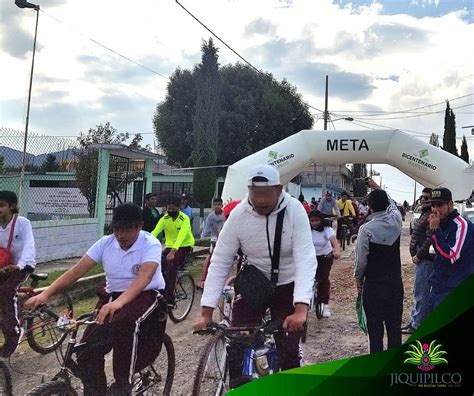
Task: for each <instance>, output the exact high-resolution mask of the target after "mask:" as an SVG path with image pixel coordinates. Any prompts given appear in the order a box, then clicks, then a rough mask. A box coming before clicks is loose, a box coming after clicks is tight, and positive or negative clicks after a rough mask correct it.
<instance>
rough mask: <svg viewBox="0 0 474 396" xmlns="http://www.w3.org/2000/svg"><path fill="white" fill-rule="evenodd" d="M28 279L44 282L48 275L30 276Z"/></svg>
mask: <svg viewBox="0 0 474 396" xmlns="http://www.w3.org/2000/svg"><path fill="white" fill-rule="evenodd" d="M30 277H31V279H32V280H34V281H40V280H46V279H48V274H40V273H38V274H30Z"/></svg>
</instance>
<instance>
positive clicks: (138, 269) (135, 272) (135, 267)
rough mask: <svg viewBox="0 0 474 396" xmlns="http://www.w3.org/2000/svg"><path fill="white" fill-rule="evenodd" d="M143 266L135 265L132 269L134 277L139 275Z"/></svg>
mask: <svg viewBox="0 0 474 396" xmlns="http://www.w3.org/2000/svg"><path fill="white" fill-rule="evenodd" d="M140 268H141V265H140V264H135V265H134V266H133V267H132V269H131V270H130V271H131V272H132V274H133V275H138V271H140Z"/></svg>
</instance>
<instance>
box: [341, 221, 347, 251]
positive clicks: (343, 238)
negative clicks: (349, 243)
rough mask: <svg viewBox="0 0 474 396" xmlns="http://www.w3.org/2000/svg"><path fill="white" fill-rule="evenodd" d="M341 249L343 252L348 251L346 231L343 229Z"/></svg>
mask: <svg viewBox="0 0 474 396" xmlns="http://www.w3.org/2000/svg"><path fill="white" fill-rule="evenodd" d="M341 237H342V238H341V248H342V250H346V230H345V228H344V227H343V228H342V230H341Z"/></svg>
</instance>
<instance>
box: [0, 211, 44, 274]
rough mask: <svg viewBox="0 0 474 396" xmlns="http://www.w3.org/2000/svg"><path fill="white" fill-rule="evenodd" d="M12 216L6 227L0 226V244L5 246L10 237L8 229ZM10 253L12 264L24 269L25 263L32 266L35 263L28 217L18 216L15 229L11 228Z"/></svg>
mask: <svg viewBox="0 0 474 396" xmlns="http://www.w3.org/2000/svg"><path fill="white" fill-rule="evenodd" d="M12 222H13V218H12V220H11V221H10V223H8V225H7V228H5V229H4V228H3V227H1V226H0V246H1V247H4V248H6V247H7V246H8V239H9V238H10V230H11V226H12ZM10 253H11V255H12V261H13V262H12V264H13V265H17V266H18V267H19V268H20V269H24V268H25V267H26V266H27V265H28V266H30V267H32V268H34V267H35V265H36V259H35V257H36V254H35V240H34V238H33V229H32V228H31V223H30V221H29V220H28V219H26V218H24V217H22V216H18V217H17V219H16V224H15V229H14V230H13V240H12V244H11V247H10Z"/></svg>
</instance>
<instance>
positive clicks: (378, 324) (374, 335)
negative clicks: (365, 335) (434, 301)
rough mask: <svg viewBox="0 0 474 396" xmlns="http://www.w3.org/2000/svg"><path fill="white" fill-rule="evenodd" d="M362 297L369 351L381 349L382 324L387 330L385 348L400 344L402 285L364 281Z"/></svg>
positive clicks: (395, 346)
mask: <svg viewBox="0 0 474 396" xmlns="http://www.w3.org/2000/svg"><path fill="white" fill-rule="evenodd" d="M362 297H363V300H364V311H365V315H366V317H367V330H368V332H369V346H370V353H373V352H380V351H383V336H384V325H385V329H386V330H387V348H388V349H390V348H397V347H399V346H401V345H402V333H401V325H402V313H403V285H401V284H389V283H384V282H378V283H367V282H366V283H365V284H364V291H363V296H362Z"/></svg>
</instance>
